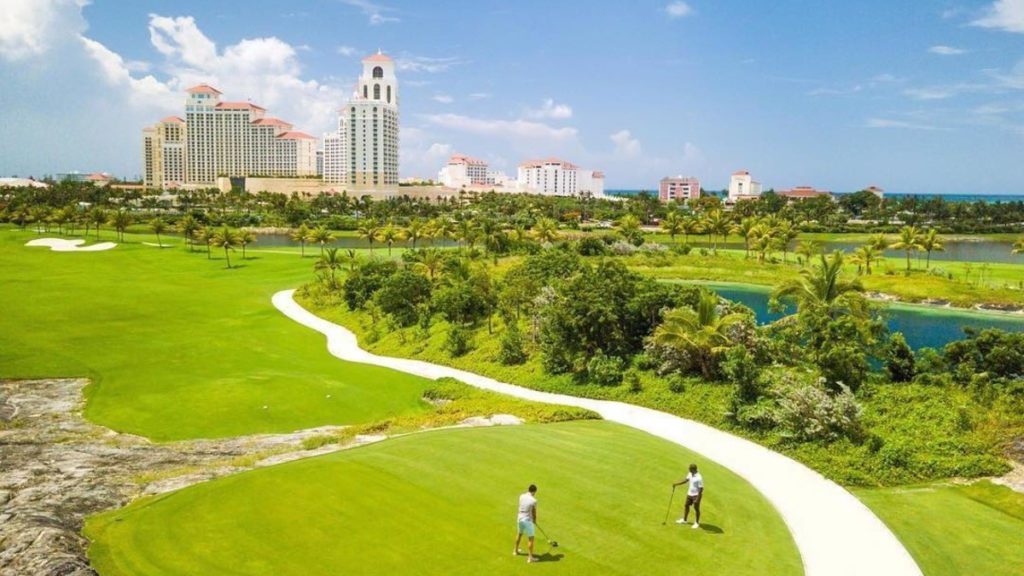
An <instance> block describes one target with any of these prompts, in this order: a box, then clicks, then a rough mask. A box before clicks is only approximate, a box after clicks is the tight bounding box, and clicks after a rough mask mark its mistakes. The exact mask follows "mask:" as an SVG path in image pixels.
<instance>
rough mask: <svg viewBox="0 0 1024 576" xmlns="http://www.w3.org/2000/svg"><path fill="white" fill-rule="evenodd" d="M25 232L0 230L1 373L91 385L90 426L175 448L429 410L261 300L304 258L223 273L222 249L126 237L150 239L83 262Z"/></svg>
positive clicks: (270, 257) (253, 263) (290, 277)
mask: <svg viewBox="0 0 1024 576" xmlns="http://www.w3.org/2000/svg"><path fill="white" fill-rule="evenodd" d="M112 234H113V232H112V231H107V230H104V231H102V233H101V239H110V236H112ZM33 237H35V235H34V234H32V233H30V232H21V231H12V230H3V231H0V277H2V278H3V279H4V280H3V286H4V289H3V301H4V314H3V318H2V320H0V322H2V325H3V329H0V377H3V378H49V377H58V376H67V377H88V378H90V379H91V380H92V383H91V384H90V385H89V386H88V387H87V388H86V396H87V399H88V403H87V405H86V408H85V413H86V416H88V417H89V418H90V419H91V420H93V421H95V422H97V423H99V424H103V425H105V426H109V427H111V428H113V429H115V430H119V431H124V432H131V433H135V434H141V435H144V436H148V437H150V438H153V439H157V440H174V439H182V438H205V437H218V436H232V435H238V434H251V433H255V432H287V431H292V430H296V429H299V428H307V427H313V426H320V425H325V424H346V423H348V424H351V423H360V422H373V421H377V420H379V419H381V418H384V417H388V416H398V415H401V414H408V413H415V412H419V411H422V410H424V409H426V408H427V404H426V403H425V402H423V400H422V399H421V397H422V393H423V390H424V387H425V386H426V385H427V384H428V382H429V381H427V380H425V379H422V378H416V377H413V376H410V375H407V374H403V373H399V372H394V371H390V370H385V369H382V368H377V367H373V366H367V365H363V364H353V363H347V362H340V361H338V360H337V359H336V358H334V357H332V356H330V355H329V354H328V353H327V351H326V350H325V349H324V346H323V340H322V339H321V337H319V336H318V335H316V334H314V333H311V332H310V331H308V330H306V329H304V328H302V327H301V326H299V325H297V324H295V323H294V322H292V321H290V320H288V319H287V318H284V317H283V316H281V314H280V313H279V312H277V311H276V310H275V309H274V308H273V306H271V304H270V297H271V295H272V294H273V293H274V292H276V291H277V290H281V289H284V288H288V287H292V286H295V285H297V284H298V283H299V282H301V281H302V279H303V278H306V277H308V274H309V267H310V265H311V264H312V259H309V260H306V261H302V260H300V259H299V258H297V257H289V256H284V255H276V254H253V253H252V252H251V251H250V253H249V259H247V260H240V259H235V260H233V261H232V262H233V265H234V269H232V270H227V269H226V268H225V264H226V261H225V260H224V259H223V254H221V255H220V257H219V258H220V259H217V260H211V261H208V260H207V259H206V256H205V255H203V254H201V253H199V252H195V253H189V252H188V251H186V250H184V249H182V247H181V246H180V244H179V245H178V247H177V249H174V250H170V249H163V250H159V249H157V248H154V247H150V246H145V245H142V244H141V243H137V241H141V240H145V241H153V240H155V237H152V236H138V235H133V234H126V235H125V238H126V240H128V241H129V242H130V243H128V244H121V245H119V246H118V247H117V248H116V249H114V250H111V251H107V252H92V253H88V254H75V253H58V252H51V251H50V250H47V249H41V248H26V247H25V246H24V244H25V242H26V241H27V240H29V239H31V238H33ZM213 257H218V255H217V254H216V253H215V254H213Z"/></svg>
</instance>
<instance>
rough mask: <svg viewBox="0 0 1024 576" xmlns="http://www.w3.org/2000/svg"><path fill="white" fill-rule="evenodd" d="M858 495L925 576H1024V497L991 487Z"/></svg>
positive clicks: (945, 487) (940, 487)
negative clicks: (885, 525)
mask: <svg viewBox="0 0 1024 576" xmlns="http://www.w3.org/2000/svg"><path fill="white" fill-rule="evenodd" d="M856 493H857V496H858V497H860V499H861V500H863V501H864V503H865V504H867V505H868V506H870V507H871V509H872V510H873V511H874V512H875V514H877V515H878V516H879V517H880V518H881V519H882V520H883V521H885V523H886V524H888V525H889V527H890V528H892V530H893V531H894V532H896V534H897V535H898V536H899V538H900V540H901V541H902V542H903V545H904V546H906V547H907V550H909V551H910V553H911V555H913V557H914V559H915V560H917V562H918V564H919V565H920V566H921V569H922V570H923V571H924V573H925V574H926V575H927V576H959V575H961V574H979V575H980V574H985V575H986V576H1019V575H1020V574H1022V573H1024V545H1021V535H1022V534H1024V494H1019V493H1017V492H1014V491H1012V490H1010V489H1009V488H1006V487H1005V486H997V485H995V484H992V483H991V482H987V481H985V482H978V483H975V484H971V485H968V486H951V485H934V486H919V487H911V488H891V489H883V490H857V491H856Z"/></svg>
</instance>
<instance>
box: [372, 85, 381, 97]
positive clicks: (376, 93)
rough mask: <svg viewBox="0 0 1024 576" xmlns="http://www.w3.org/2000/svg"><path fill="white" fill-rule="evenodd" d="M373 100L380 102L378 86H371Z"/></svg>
mask: <svg viewBox="0 0 1024 576" xmlns="http://www.w3.org/2000/svg"><path fill="white" fill-rule="evenodd" d="M373 99H374V100H380V84H374V85H373Z"/></svg>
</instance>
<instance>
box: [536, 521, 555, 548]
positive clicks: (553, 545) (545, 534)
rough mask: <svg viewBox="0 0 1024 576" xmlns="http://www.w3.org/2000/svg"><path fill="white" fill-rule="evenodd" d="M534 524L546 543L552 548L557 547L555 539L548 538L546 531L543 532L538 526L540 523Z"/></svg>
mask: <svg viewBox="0 0 1024 576" xmlns="http://www.w3.org/2000/svg"><path fill="white" fill-rule="evenodd" d="M534 525H535V526H536V527H537V529H538V530H540V533H541V534H543V535H544V539H545V540H547V541H548V544H549V545H550V546H551V547H552V548H558V542H557V541H555V540H552V539H551V538H549V537H548V533H547V532H545V531H544V529H543V528H541V527H540V524H534Z"/></svg>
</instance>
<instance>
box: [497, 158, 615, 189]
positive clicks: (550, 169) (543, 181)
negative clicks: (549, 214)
mask: <svg viewBox="0 0 1024 576" xmlns="http://www.w3.org/2000/svg"><path fill="white" fill-rule="evenodd" d="M517 185H518V188H519V189H520V190H522V191H525V192H531V193H534V194H547V195H551V196H574V195H576V194H580V193H582V192H588V193H590V194H592V195H594V196H602V195H604V174H603V173H601V172H597V171H593V170H582V169H580V168H579V167H578V166H576V165H575V164H573V163H571V162H566V161H564V160H559V159H558V158H546V159H544V160H529V161H526V162H523V163H522V164H520V165H519V178H518V183H517Z"/></svg>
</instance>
